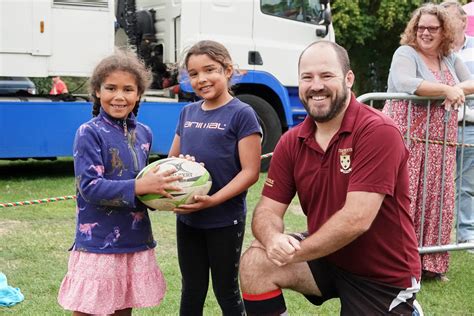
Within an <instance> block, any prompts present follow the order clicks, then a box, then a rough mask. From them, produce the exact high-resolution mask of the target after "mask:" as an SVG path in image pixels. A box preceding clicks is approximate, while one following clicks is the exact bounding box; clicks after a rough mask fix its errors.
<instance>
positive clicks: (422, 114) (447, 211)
mask: <svg viewBox="0 0 474 316" xmlns="http://www.w3.org/2000/svg"><path fill="white" fill-rule="evenodd" d="M432 72H433V75H434V76H435V77H436V80H437V81H438V82H440V83H444V84H447V85H450V86H453V85H454V84H455V80H454V78H453V76H452V75H451V73H450V72H449V70H445V71H443V73H441V71H438V72H435V71H432ZM441 102H442V101H435V102H432V103H431V107H430V108H429V112H428V106H427V104H415V103H412V106H411V111H410V116H408V108H409V106H408V103H409V102H408V101H407V100H394V101H392V102H386V104H385V107H384V109H383V112H384V113H385V114H387V115H389V116H391V117H392V118H393V119H394V120H395V122H396V123H397V124H398V126H399V127H400V130H401V132H402V133H403V135H404V136H406V132H407V129H408V128H409V130H410V140H409V141H408V140H407V139H406V142H407V145H408V147H409V150H410V158H409V160H408V168H409V176H410V198H411V204H410V215H411V216H412V218H413V221H414V224H415V231H416V235H417V238H418V242H419V245H420V246H437V245H446V244H449V243H450V240H451V229H452V224H453V218H454V203H455V184H454V177H455V164H456V147H455V146H451V145H446V146H443V142H442V140H443V139H444V135H445V129H447V130H446V133H447V134H446V135H447V140H448V142H456V140H457V134H456V133H457V113H449V112H447V111H446V110H444V106H443V105H442V104H441ZM428 117H429V122H428V120H427V118H428ZM407 118H409V119H410V124H409V126H407ZM445 120H447V124H446V125H445V123H444V122H445ZM428 123H429V127H428ZM445 126H446V127H445ZM427 127H428V133H429V135H428V138H429V140H430V141H434V142H429V143H428V144H427V145H426V144H425V142H424V140H425V138H426V132H427ZM425 148H426V151H427V155H425ZM443 155H444V159H443ZM425 168H426V175H425ZM443 177H444V180H443ZM443 182H444V183H443ZM421 259H422V269H423V270H425V271H430V272H435V273H446V271H447V270H448V265H449V254H448V253H447V252H438V253H432V254H424V255H422V257H421Z"/></svg>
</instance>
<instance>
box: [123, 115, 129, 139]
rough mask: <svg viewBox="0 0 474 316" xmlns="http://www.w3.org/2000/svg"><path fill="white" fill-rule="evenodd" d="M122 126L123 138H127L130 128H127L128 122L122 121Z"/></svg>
mask: <svg viewBox="0 0 474 316" xmlns="http://www.w3.org/2000/svg"><path fill="white" fill-rule="evenodd" d="M122 122H123V123H122V126H123V136H127V132H128V128H127V120H126V119H125V120H123V121H122Z"/></svg>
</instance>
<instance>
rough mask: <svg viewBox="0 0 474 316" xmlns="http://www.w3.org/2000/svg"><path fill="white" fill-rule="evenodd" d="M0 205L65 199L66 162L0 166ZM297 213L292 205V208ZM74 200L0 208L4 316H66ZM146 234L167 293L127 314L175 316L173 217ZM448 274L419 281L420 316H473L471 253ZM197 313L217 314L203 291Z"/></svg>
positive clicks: (330, 309) (293, 308)
mask: <svg viewBox="0 0 474 316" xmlns="http://www.w3.org/2000/svg"><path fill="white" fill-rule="evenodd" d="M0 174H1V175H2V176H1V178H0V203H4V202H16V201H25V200H32V199H42V198H47V197H58V196H65V195H73V194H75V192H74V177H73V166H72V162H71V160H68V159H61V160H58V161H55V162H50V161H40V162H38V161H26V162H24V161H13V162H8V161H0ZM264 178H265V174H262V175H261V177H260V181H259V182H258V183H257V184H256V185H254V186H253V187H252V188H251V189H250V192H249V195H248V199H247V202H248V208H249V212H250V213H251V210H252V209H253V207H254V206H255V203H256V202H257V200H258V198H259V196H260V191H261V188H262V184H263V180H264ZM292 208H294V209H297V208H298V207H297V203H296V202H295V203H294V205H293V207H292ZM74 214H75V202H74V201H61V202H54V203H48V204H44V205H32V206H22V207H12V208H0V271H1V272H3V273H5V274H6V276H7V278H8V283H9V285H11V286H13V287H19V288H20V289H21V291H22V293H23V294H24V295H25V300H24V301H23V302H22V303H20V304H17V305H15V306H13V307H11V308H4V307H3V308H2V307H0V314H2V315H3V314H5V315H69V314H70V313H69V312H66V311H64V310H62V309H61V307H60V306H59V305H58V304H57V302H56V296H57V292H58V288H59V285H60V283H61V280H62V278H63V276H64V274H65V272H66V267H67V258H68V251H67V249H68V248H69V247H70V245H71V244H72V241H73V235H74ZM151 219H152V223H153V231H154V234H155V238H156V239H157V240H158V247H157V249H156V252H157V259H158V262H159V264H160V266H161V269H162V270H163V272H164V274H165V277H166V280H167V285H168V291H167V293H166V296H165V299H164V301H163V303H162V304H161V305H160V306H159V307H155V308H145V309H137V310H135V312H134V314H135V315H156V314H161V315H177V310H178V307H179V295H180V273H179V268H178V263H177V262H178V261H177V253H176V238H175V216H174V215H173V214H172V213H170V212H153V213H151ZM250 219H251V214H249V216H248V217H247V220H248V221H247V233H246V238H245V241H244V243H245V245H248V244H249V242H250V240H251V233H250ZM285 225H286V228H287V230H288V231H301V230H304V229H305V227H306V224H305V217H304V216H302V215H301V214H300V213H298V212H293V211H288V212H287V215H286V217H285ZM451 258H452V259H451V265H450V270H449V273H448V277H449V279H450V282H447V283H439V282H424V283H423V284H422V290H421V292H420V293H419V295H418V300H419V301H420V302H421V304H422V306H423V308H424V311H425V314H426V315H474V299H473V294H474V290H472V288H473V283H474V255H471V254H468V253H467V252H465V251H458V252H452V256H451ZM285 298H286V301H287V305H288V309H289V312H290V314H291V315H315V314H316V315H337V314H339V302H338V301H337V300H332V301H330V302H327V303H325V304H324V305H323V306H322V307H315V306H312V305H311V304H310V303H309V302H307V301H306V300H305V299H304V298H303V297H302V296H301V295H299V294H296V293H293V292H291V291H285ZM204 314H205V315H220V314H221V313H220V309H219V307H218V305H217V303H216V300H215V298H214V296H213V294H212V290H211V289H210V290H209V295H208V299H207V301H206V305H205V311H204Z"/></svg>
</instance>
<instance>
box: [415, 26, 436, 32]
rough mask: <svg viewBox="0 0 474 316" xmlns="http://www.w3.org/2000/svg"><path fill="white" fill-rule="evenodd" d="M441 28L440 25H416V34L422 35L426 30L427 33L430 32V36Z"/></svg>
mask: <svg viewBox="0 0 474 316" xmlns="http://www.w3.org/2000/svg"><path fill="white" fill-rule="evenodd" d="M440 28H441V26H440V25H438V26H422V25H418V26H417V27H416V31H417V32H418V33H424V32H425V31H426V30H428V32H430V33H431V34H434V33H437V32H438V30H439V29H440Z"/></svg>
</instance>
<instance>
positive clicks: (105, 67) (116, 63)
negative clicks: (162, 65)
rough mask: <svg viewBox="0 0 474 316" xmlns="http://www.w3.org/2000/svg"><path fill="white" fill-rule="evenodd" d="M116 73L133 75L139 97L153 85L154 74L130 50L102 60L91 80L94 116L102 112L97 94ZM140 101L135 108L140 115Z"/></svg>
mask: <svg viewBox="0 0 474 316" xmlns="http://www.w3.org/2000/svg"><path fill="white" fill-rule="evenodd" d="M114 71H124V72H128V73H130V74H132V75H133V76H134V77H135V79H136V84H137V88H138V95H139V96H142V95H143V93H144V92H145V90H146V89H148V87H149V86H150V84H151V81H152V73H151V71H150V70H149V69H147V68H146V66H145V64H144V62H143V61H141V60H140V59H138V57H137V55H136V54H135V53H134V52H132V51H129V50H117V51H116V52H115V53H114V54H112V55H110V56H108V57H105V58H104V59H102V60H101V61H100V62H99V64H98V65H97V66H96V67H95V68H94V71H93V73H92V76H91V77H90V79H89V93H90V96H91V99H92V102H93V108H92V115H93V116H97V115H98V114H99V112H100V106H101V105H100V99H99V98H98V97H97V96H96V92H97V91H99V90H100V87H101V85H102V83H103V82H104V80H105V78H107V76H108V75H110V74H111V73H112V72H114ZM139 106H140V101H137V103H136V104H135V107H134V108H133V111H132V112H133V114H135V115H137V114H138V107H139Z"/></svg>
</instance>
